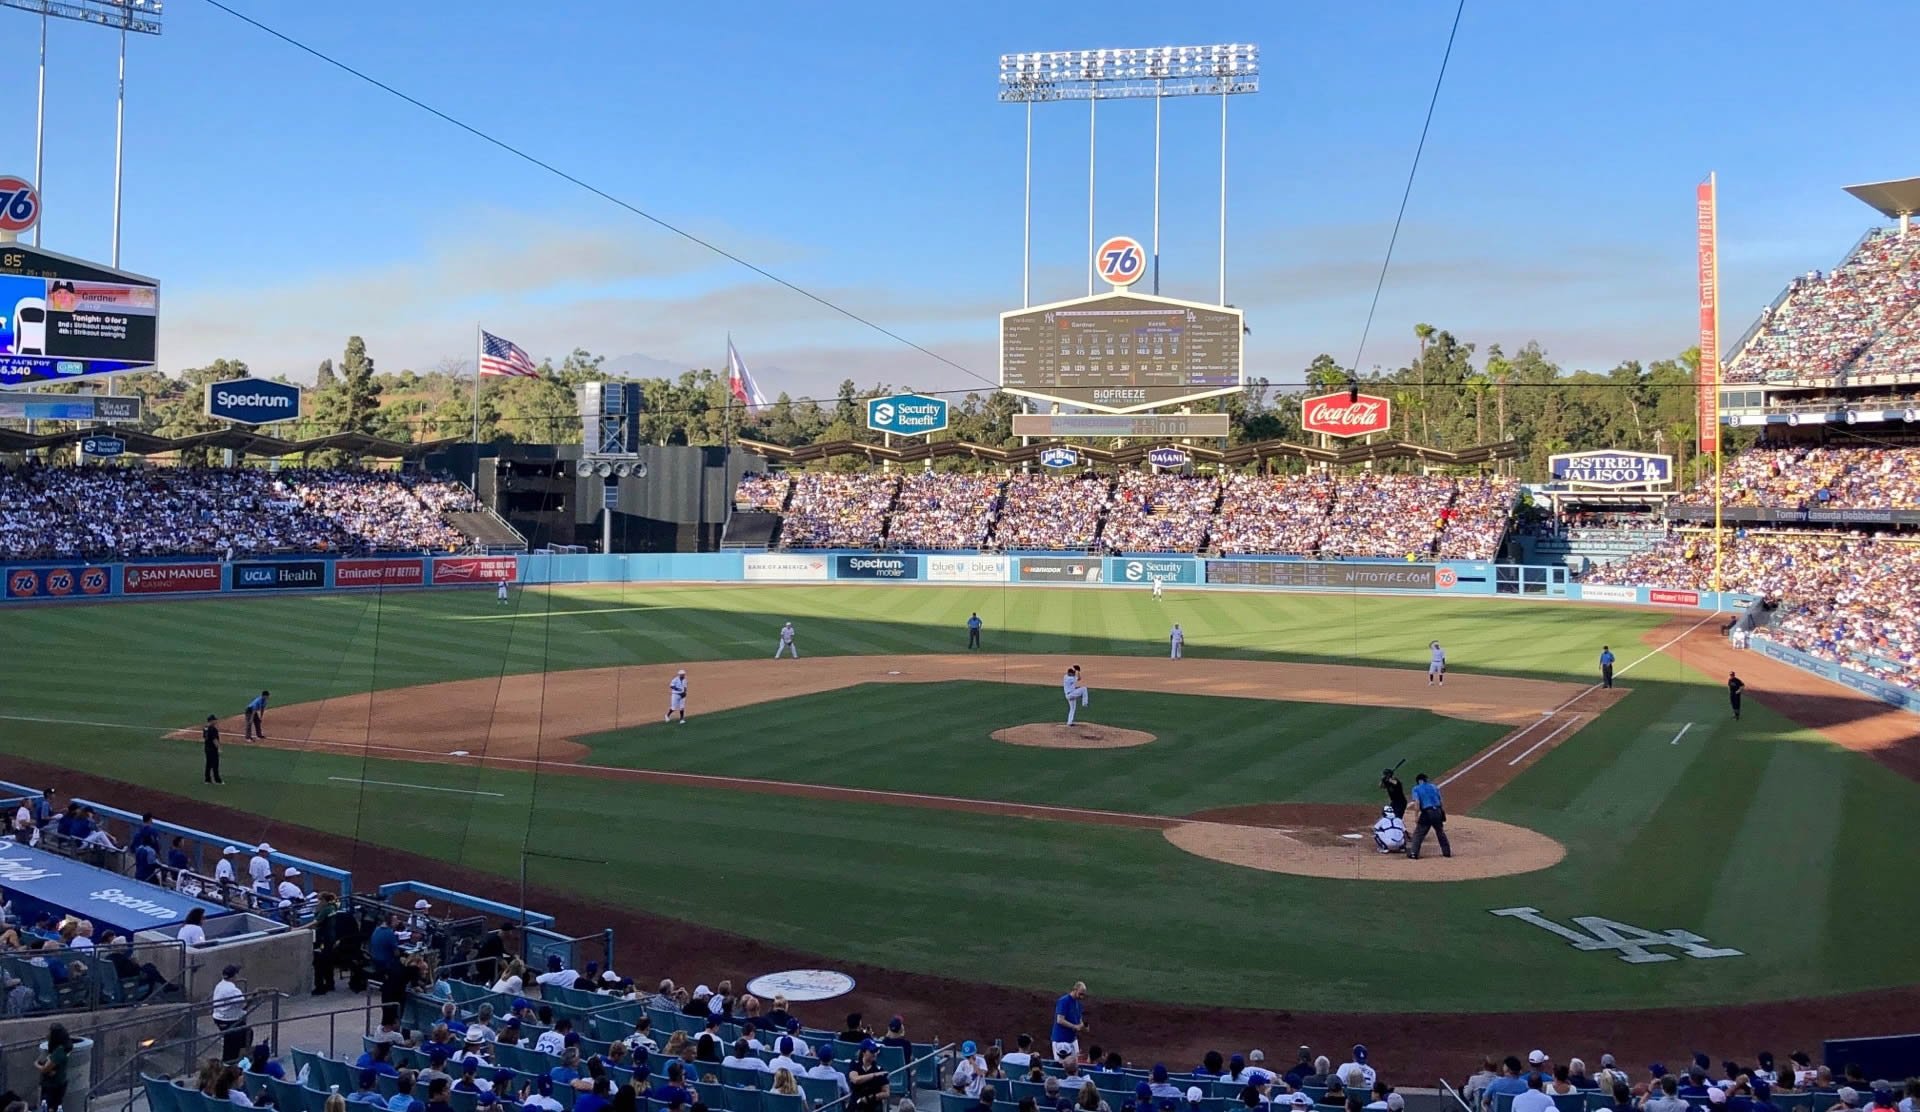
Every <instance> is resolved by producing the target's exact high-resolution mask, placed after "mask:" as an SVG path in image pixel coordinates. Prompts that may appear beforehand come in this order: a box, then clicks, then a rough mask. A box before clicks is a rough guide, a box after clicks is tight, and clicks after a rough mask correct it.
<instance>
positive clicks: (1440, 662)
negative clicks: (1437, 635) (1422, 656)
mask: <svg viewBox="0 0 1920 1112" xmlns="http://www.w3.org/2000/svg"><path fill="white" fill-rule="evenodd" d="M1427 647H1428V648H1430V649H1432V650H1433V656H1432V657H1431V658H1430V659H1429V660H1428V661H1427V686H1428V687H1432V686H1433V685H1434V684H1436V683H1437V684H1439V685H1440V686H1441V687H1445V686H1447V652H1446V650H1445V649H1442V648H1441V647H1440V642H1438V641H1429V642H1427Z"/></svg>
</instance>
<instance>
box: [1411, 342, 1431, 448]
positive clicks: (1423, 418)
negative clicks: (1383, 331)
mask: <svg viewBox="0 0 1920 1112" xmlns="http://www.w3.org/2000/svg"><path fill="white" fill-rule="evenodd" d="M1433 333H1434V327H1433V325H1431V324H1416V325H1414V326H1413V338H1414V339H1415V340H1417V341H1419V343H1420V355H1419V357H1418V359H1417V360H1416V361H1417V362H1418V363H1419V365H1420V439H1421V440H1422V441H1424V442H1426V443H1427V444H1432V443H1433V430H1431V429H1429V428H1428V427H1427V342H1428V341H1430V340H1432V339H1433Z"/></svg>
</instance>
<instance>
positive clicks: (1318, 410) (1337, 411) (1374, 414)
mask: <svg viewBox="0 0 1920 1112" xmlns="http://www.w3.org/2000/svg"><path fill="white" fill-rule="evenodd" d="M1392 424H1393V403H1392V402H1390V401H1388V400H1387V399H1385V398H1382V397H1379V396H1378V395H1375V394H1361V395H1360V396H1359V397H1357V398H1350V397H1349V396H1348V394H1347V392H1346V391H1345V390H1342V391H1340V392H1339V393H1336V394H1322V395H1320V396H1319V397H1317V398H1308V399H1307V400H1306V401H1303V402H1301V403H1300V427H1301V428H1304V429H1306V430H1307V431H1308V432H1317V433H1320V434H1322V435H1324V436H1338V437H1342V438H1351V437H1355V436H1366V435H1368V434H1370V433H1376V432H1386V431H1387V429H1388V428H1389V427H1390V426H1392Z"/></svg>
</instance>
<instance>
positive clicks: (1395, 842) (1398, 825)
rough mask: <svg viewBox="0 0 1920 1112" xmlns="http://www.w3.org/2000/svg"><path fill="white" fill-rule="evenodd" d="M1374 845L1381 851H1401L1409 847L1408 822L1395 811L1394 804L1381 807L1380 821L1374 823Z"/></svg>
mask: <svg viewBox="0 0 1920 1112" xmlns="http://www.w3.org/2000/svg"><path fill="white" fill-rule="evenodd" d="M1373 846H1374V848H1375V849H1377V850H1379V851H1380V852H1381V853H1399V852H1400V851H1401V850H1403V849H1405V848H1407V824H1406V823H1404V822H1402V821H1400V816H1399V815H1396V814H1394V813H1393V807H1392V805H1388V806H1385V807H1382V808H1380V821H1379V822H1376V823H1374V824H1373Z"/></svg>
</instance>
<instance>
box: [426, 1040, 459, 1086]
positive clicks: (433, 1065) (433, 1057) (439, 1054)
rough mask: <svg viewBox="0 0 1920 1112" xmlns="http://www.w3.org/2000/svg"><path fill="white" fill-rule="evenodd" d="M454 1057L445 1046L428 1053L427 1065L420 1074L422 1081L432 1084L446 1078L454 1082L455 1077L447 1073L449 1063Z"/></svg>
mask: <svg viewBox="0 0 1920 1112" xmlns="http://www.w3.org/2000/svg"><path fill="white" fill-rule="evenodd" d="M452 1057H453V1056H452V1055H451V1054H448V1053H447V1048H446V1047H444V1046H436V1047H434V1048H433V1049H432V1050H429V1051H427V1065H426V1068H425V1069H423V1070H421V1071H420V1073H419V1078H420V1080H422V1081H427V1082H432V1081H434V1080H436V1079H438V1078H445V1079H446V1080H447V1081H452V1080H453V1075H452V1074H450V1073H448V1072H447V1061H448V1060H449V1059H450V1058H452Z"/></svg>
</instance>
